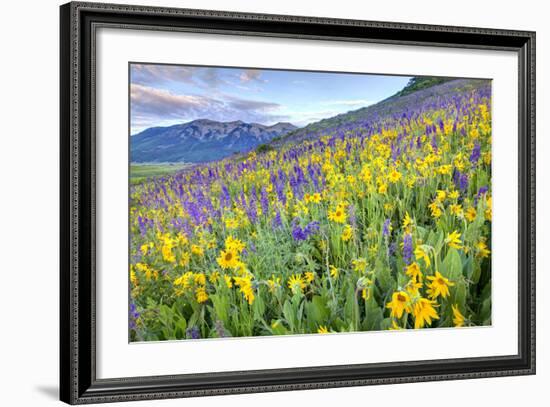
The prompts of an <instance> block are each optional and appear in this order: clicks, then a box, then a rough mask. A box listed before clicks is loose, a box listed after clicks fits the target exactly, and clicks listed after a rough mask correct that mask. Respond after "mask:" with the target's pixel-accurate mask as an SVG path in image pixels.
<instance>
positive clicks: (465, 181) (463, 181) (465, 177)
mask: <svg viewBox="0 0 550 407" xmlns="http://www.w3.org/2000/svg"><path fill="white" fill-rule="evenodd" d="M459 186H460V189H461V190H462V191H465V190H466V189H468V174H466V173H464V174H462V175H461V176H460V182H459Z"/></svg>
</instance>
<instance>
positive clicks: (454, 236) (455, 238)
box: [445, 230, 462, 249]
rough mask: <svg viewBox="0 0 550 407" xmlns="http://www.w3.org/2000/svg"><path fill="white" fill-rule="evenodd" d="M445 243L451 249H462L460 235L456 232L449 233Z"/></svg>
mask: <svg viewBox="0 0 550 407" xmlns="http://www.w3.org/2000/svg"><path fill="white" fill-rule="evenodd" d="M445 243H447V245H448V246H449V247H452V248H454V249H460V248H462V241H461V240H460V233H459V232H458V231H456V230H455V231H454V232H452V233H449V234H448V235H447V238H446V239H445Z"/></svg>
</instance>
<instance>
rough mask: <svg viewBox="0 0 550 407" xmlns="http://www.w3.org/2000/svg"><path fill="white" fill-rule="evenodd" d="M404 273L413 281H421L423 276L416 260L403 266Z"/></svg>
mask: <svg viewBox="0 0 550 407" xmlns="http://www.w3.org/2000/svg"><path fill="white" fill-rule="evenodd" d="M405 274H406V275H408V276H409V277H410V278H412V279H413V280H414V281H422V278H423V274H422V271H420V266H419V265H418V263H416V262H412V263H411V264H409V265H408V266H407V267H406V268H405Z"/></svg>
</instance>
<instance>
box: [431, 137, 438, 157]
mask: <svg viewBox="0 0 550 407" xmlns="http://www.w3.org/2000/svg"><path fill="white" fill-rule="evenodd" d="M431 145H432V148H433V150H434V151H435V152H436V153H437V138H436V135H435V133H434V135H433V136H432V141H431Z"/></svg>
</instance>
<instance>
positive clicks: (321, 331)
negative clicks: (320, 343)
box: [317, 325, 328, 334]
mask: <svg viewBox="0 0 550 407" xmlns="http://www.w3.org/2000/svg"><path fill="white" fill-rule="evenodd" d="M317 333H318V334H328V329H327V327H326V326H325V325H320V326H319V328H318V329H317Z"/></svg>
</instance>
